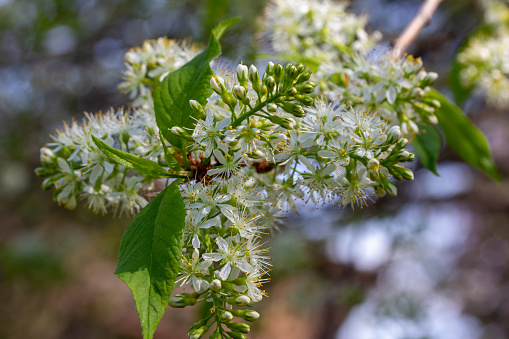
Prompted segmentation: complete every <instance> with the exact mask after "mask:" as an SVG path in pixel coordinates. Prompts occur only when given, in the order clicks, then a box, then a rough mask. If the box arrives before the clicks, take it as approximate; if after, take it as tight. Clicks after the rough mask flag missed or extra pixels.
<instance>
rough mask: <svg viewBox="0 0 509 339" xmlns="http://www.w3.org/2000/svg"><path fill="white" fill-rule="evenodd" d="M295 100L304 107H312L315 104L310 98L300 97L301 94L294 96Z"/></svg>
mask: <svg viewBox="0 0 509 339" xmlns="http://www.w3.org/2000/svg"><path fill="white" fill-rule="evenodd" d="M295 99H296V100H297V101H299V102H301V103H303V104H304V105H306V106H310V105H312V104H313V103H314V102H315V100H314V99H313V98H311V97H310V96H307V95H302V94H297V95H296V96H295Z"/></svg>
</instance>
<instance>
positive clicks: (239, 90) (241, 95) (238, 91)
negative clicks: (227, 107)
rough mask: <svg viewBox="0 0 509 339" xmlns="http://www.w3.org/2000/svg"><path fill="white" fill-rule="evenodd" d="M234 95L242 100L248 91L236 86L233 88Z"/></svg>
mask: <svg viewBox="0 0 509 339" xmlns="http://www.w3.org/2000/svg"><path fill="white" fill-rule="evenodd" d="M233 95H235V97H236V98H237V99H239V100H242V99H244V98H245V97H246V89H245V88H244V87H242V86H239V85H235V86H233Z"/></svg>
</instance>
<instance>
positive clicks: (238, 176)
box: [170, 62, 414, 338]
mask: <svg viewBox="0 0 509 339" xmlns="http://www.w3.org/2000/svg"><path fill="white" fill-rule="evenodd" d="M310 77H311V74H310V72H309V71H306V70H305V67H304V66H303V65H302V64H299V65H293V64H288V65H286V66H285V67H283V65H281V64H279V63H278V64H273V63H271V62H269V63H268V65H267V68H266V70H265V74H264V75H263V77H260V75H259V73H258V70H257V69H256V67H255V66H251V67H249V68H248V67H247V66H245V65H242V64H241V65H238V67H237V70H236V72H235V73H233V72H230V73H228V71H225V72H224V73H223V74H222V76H221V75H214V76H213V77H212V78H211V81H210V84H211V87H212V88H213V90H214V92H215V93H214V94H213V95H212V96H211V97H210V98H209V100H208V103H207V105H206V106H205V107H202V106H200V105H199V104H198V103H197V102H195V101H193V100H191V102H190V105H191V107H193V109H194V110H195V111H196V112H197V113H199V115H200V116H204V119H198V120H197V121H196V123H195V128H194V129H192V130H190V131H185V130H184V129H179V128H174V129H172V131H173V132H174V133H175V134H176V135H179V136H181V137H185V138H187V139H189V140H193V141H194V142H193V143H192V145H191V146H190V149H191V154H190V155H188V157H189V158H190V159H192V162H193V163H194V166H195V168H196V170H195V172H196V175H197V177H198V176H199V173H206V174H204V175H203V174H202V175H201V176H200V177H201V178H202V179H201V181H200V180H194V181H191V182H189V183H187V184H184V185H183V186H182V187H181V189H182V192H183V196H184V197H185V198H186V200H185V201H186V204H187V219H186V228H185V230H184V236H185V242H186V245H185V248H186V250H185V252H184V254H183V258H182V270H181V272H180V275H179V279H178V284H179V285H183V284H186V283H189V284H191V286H192V288H193V289H194V292H192V293H182V294H179V295H177V296H175V297H173V298H172V301H171V303H170V304H171V305H172V306H175V307H184V306H188V305H194V304H196V302H198V301H200V300H210V301H213V304H214V309H213V310H211V312H212V314H215V315H216V316H215V318H214V319H212V315H211V317H210V318H207V319H206V320H201V321H200V322H198V323H197V324H195V325H193V327H192V328H191V330H190V332H189V335H190V336H191V337H192V338H200V337H201V336H202V335H203V334H204V333H205V332H207V331H208V330H209V328H210V327H211V326H212V324H213V323H214V322H216V323H217V328H216V332H214V333H215V334H214V335H216V336H217V337H218V338H219V337H220V335H224V331H225V330H224V328H223V326H222V325H225V326H226V327H227V328H229V329H230V330H231V332H229V333H230V334H228V335H229V336H230V337H232V338H237V337H241V336H240V335H241V334H242V333H247V332H248V331H249V326H247V325H246V324H241V325H239V323H232V322H231V320H232V319H233V316H239V315H240V317H241V318H244V319H245V320H249V319H246V317H244V316H243V315H245V313H243V312H248V313H250V314H251V316H252V317H255V318H257V317H258V314H257V313H256V312H254V311H250V310H247V311H246V310H238V309H233V306H234V305H237V306H239V305H240V306H242V305H246V304H248V303H255V302H258V301H260V300H261V299H262V298H263V296H264V295H265V292H264V291H263V290H262V289H261V285H262V284H263V283H264V282H266V281H268V279H267V278H265V275H266V274H267V273H268V272H269V267H270V263H269V257H268V256H267V254H266V253H267V252H268V250H267V249H265V248H264V247H263V243H262V242H261V237H262V236H264V235H265V234H268V233H269V231H270V230H271V229H273V228H275V227H276V225H277V220H278V218H279V217H280V213H281V211H285V210H289V209H293V210H297V205H296V203H297V201H302V202H308V201H312V202H313V203H315V204H322V203H325V202H337V203H338V204H339V205H340V206H347V205H350V206H352V208H354V207H355V206H359V207H361V208H362V207H364V206H366V205H367V204H368V201H369V200H373V199H374V197H375V196H376V195H379V196H383V195H385V194H386V193H389V194H390V195H395V194H396V187H395V185H394V183H393V182H392V181H391V179H392V178H395V179H398V180H403V179H407V180H412V179H413V173H412V171H411V170H409V169H406V168H404V167H403V166H401V163H403V162H406V161H411V160H413V159H414V155H413V154H412V153H409V152H408V151H407V150H405V149H404V148H405V146H406V145H407V143H408V140H407V139H405V138H402V133H401V129H400V127H399V126H392V125H391V124H390V123H389V122H388V120H387V119H386V118H384V117H383V116H382V115H381V114H380V113H378V112H376V111H371V110H369V109H366V108H365V107H363V106H354V107H347V106H344V105H342V104H341V103H340V102H338V101H336V102H329V101H327V100H326V99H313V98H311V97H310V94H311V93H313V92H314V87H315V84H314V83H313V82H312V81H309V79H310ZM195 159H200V160H195ZM253 312H254V313H253ZM255 314H256V315H255ZM237 332H238V333H237Z"/></svg>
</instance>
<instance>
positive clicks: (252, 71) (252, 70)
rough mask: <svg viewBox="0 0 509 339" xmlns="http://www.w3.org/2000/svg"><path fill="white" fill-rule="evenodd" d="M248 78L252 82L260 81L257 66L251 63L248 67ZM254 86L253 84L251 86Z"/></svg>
mask: <svg viewBox="0 0 509 339" xmlns="http://www.w3.org/2000/svg"><path fill="white" fill-rule="evenodd" d="M249 80H250V81H251V82H252V83H253V85H254V84H255V83H259V82H260V75H259V74H258V68H256V66H255V65H251V67H249ZM253 88H254V86H253Z"/></svg>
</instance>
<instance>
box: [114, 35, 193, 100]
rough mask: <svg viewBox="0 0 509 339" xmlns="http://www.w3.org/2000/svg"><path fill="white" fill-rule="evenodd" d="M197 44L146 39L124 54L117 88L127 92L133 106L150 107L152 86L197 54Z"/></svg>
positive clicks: (173, 40)
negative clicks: (123, 64)
mask: <svg viewBox="0 0 509 339" xmlns="http://www.w3.org/2000/svg"><path fill="white" fill-rule="evenodd" d="M201 51H202V48H201V46H200V45H199V44H195V43H190V42H189V41H187V40H175V39H168V38H166V37H163V38H158V39H157V40H146V41H145V42H143V46H142V47H136V48H133V49H131V50H129V51H128V52H127V53H126V54H125V57H124V62H125V66H126V68H127V69H126V70H125V71H124V72H123V76H122V80H123V82H122V83H120V85H118V89H119V90H120V91H122V92H124V93H125V94H129V98H130V99H131V100H132V106H133V107H142V108H144V109H151V108H152V107H153V103H152V93H151V90H152V89H153V88H154V85H156V84H158V83H159V82H160V81H161V80H162V79H163V78H164V77H165V76H166V75H168V74H169V73H170V72H172V71H174V70H176V69H178V68H180V67H182V66H183V65H184V64H185V63H187V62H188V61H189V60H191V59H192V58H194V57H195V56H196V54H198V53H200V52H201Z"/></svg>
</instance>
